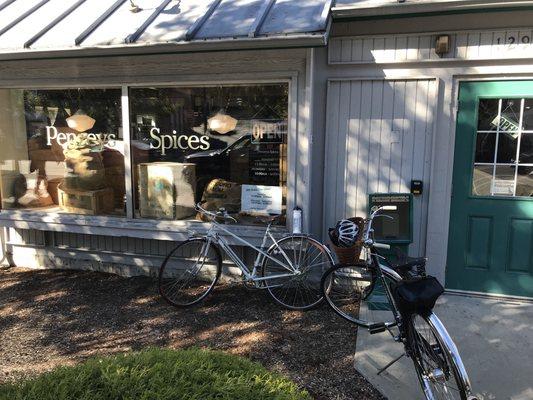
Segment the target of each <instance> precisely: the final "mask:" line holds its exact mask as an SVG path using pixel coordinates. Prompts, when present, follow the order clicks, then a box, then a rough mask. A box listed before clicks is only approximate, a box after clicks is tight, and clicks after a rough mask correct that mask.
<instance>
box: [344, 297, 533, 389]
mask: <svg viewBox="0 0 533 400" xmlns="http://www.w3.org/2000/svg"><path fill="white" fill-rule="evenodd" d="M435 313H436V314H437V315H438V316H439V318H440V319H441V320H442V322H443V323H444V325H445V326H446V328H447V330H448V332H449V333H450V335H451V336H452V338H453V339H454V341H455V343H456V344H457V347H458V348H459V351H460V353H461V356H462V358H463V362H464V364H465V366H466V368H467V371H468V373H469V376H470V380H471V382H472V387H473V389H474V392H475V393H476V394H477V395H478V396H480V398H482V399H484V400H493V399H497V400H508V399H512V400H531V399H533V328H532V326H533V303H527V302H517V301H503V300H496V299H486V298H479V297H465V296H458V295H453V294H446V295H444V296H442V298H441V299H439V303H438V304H437V306H436V308H435ZM401 353H402V345H399V344H397V343H394V342H393V341H392V338H391V336H390V334H389V333H380V334H376V335H369V334H368V332H367V331H364V330H363V329H360V330H359V333H358V335H357V354H356V358H355V367H356V369H357V370H358V371H359V372H361V373H362V374H363V375H364V376H365V377H366V378H367V379H368V380H369V381H370V382H371V383H372V384H373V385H374V386H375V387H376V388H377V389H378V390H380V391H381V392H382V393H383V394H384V395H385V396H386V397H388V398H389V399H390V400H404V399H405V400H416V399H423V395H422V393H421V391H420V388H419V386H418V381H417V378H416V375H415V373H414V368H413V366H412V362H411V360H410V359H408V358H406V357H404V358H402V359H401V360H400V361H399V362H397V363H396V364H395V365H393V366H392V367H391V368H389V369H388V370H387V371H385V372H384V373H383V374H381V375H379V376H378V375H377V374H376V372H377V371H378V370H379V369H380V368H381V367H383V366H385V365H386V364H387V363H388V362H389V361H392V360H393V359H394V358H396V357H397V356H399V355H400V354H401Z"/></svg>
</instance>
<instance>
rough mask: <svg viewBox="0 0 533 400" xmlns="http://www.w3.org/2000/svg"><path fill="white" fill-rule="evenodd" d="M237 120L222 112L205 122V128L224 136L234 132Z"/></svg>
mask: <svg viewBox="0 0 533 400" xmlns="http://www.w3.org/2000/svg"><path fill="white" fill-rule="evenodd" d="M237 122H238V121H237V120H236V119H235V118H233V117H231V116H229V115H227V114H224V113H223V112H218V113H217V114H216V115H215V116H213V117H211V118H209V119H208V120H207V127H208V128H209V129H210V130H212V131H215V132H218V133H221V134H226V133H228V132H231V131H233V130H235V128H236V127H237Z"/></svg>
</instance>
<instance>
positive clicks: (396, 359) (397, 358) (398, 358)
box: [377, 353, 405, 375]
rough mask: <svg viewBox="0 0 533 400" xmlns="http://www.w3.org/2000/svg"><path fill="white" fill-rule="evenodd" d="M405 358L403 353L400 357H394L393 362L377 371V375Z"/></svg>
mask: <svg viewBox="0 0 533 400" xmlns="http://www.w3.org/2000/svg"><path fill="white" fill-rule="evenodd" d="M403 356H405V353H402V354H400V356H398V357H396V358H395V359H394V360H392V361H391V362H390V363H388V364H387V365H385V366H384V367H383V368H381V369H380V370H379V371H378V373H377V374H378V375H380V374H381V373H382V372H385V371H386V370H387V369H388V368H390V367H391V366H392V365H393V364H394V363H396V362H398V361H400V359H401V358H402V357H403Z"/></svg>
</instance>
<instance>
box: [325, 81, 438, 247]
mask: <svg viewBox="0 0 533 400" xmlns="http://www.w3.org/2000/svg"><path fill="white" fill-rule="evenodd" d="M435 90H436V82H435V80H427V79H424V80H381V79H379V80H378V79H376V80H330V81H329V88H328V98H327V101H328V105H327V123H326V170H325V180H324V186H325V190H324V192H325V194H324V210H325V216H324V222H325V227H330V226H333V225H334V224H335V222H336V221H337V220H338V219H340V218H344V217H352V216H363V217H364V216H366V214H367V203H368V194H370V193H378V192H403V193H406V192H409V191H410V184H411V180H412V179H421V180H423V181H424V193H423V195H422V196H417V197H415V200H414V220H413V230H414V231H413V245H412V246H411V250H410V251H411V252H412V253H413V254H423V253H424V251H425V246H424V243H425V236H426V226H427V206H428V201H429V184H430V182H429V178H430V173H431V165H430V164H431V155H432V142H433V141H432V137H433V129H434V128H433V125H434V124H433V121H434V115H433V114H434V107H435V101H436V99H435V95H436V92H435Z"/></svg>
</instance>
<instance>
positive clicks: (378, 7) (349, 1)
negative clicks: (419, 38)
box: [332, 0, 532, 19]
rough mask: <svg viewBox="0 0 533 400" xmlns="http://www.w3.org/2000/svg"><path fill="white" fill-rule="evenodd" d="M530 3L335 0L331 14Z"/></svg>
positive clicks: (357, 15)
mask: <svg viewBox="0 0 533 400" xmlns="http://www.w3.org/2000/svg"><path fill="white" fill-rule="evenodd" d="M531 6H532V2H531V1H530V0H483V1H480V0H405V1H403V2H400V1H398V0H337V1H336V2H335V6H334V7H333V8H332V15H333V17H334V18H336V19H342V18H361V17H379V16H391V15H398V16H399V15H404V14H412V15H415V14H433V13H440V12H448V13H449V12H455V13H460V12H472V11H476V10H477V11H479V12H483V11H494V10H497V9H513V8H522V7H531Z"/></svg>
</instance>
